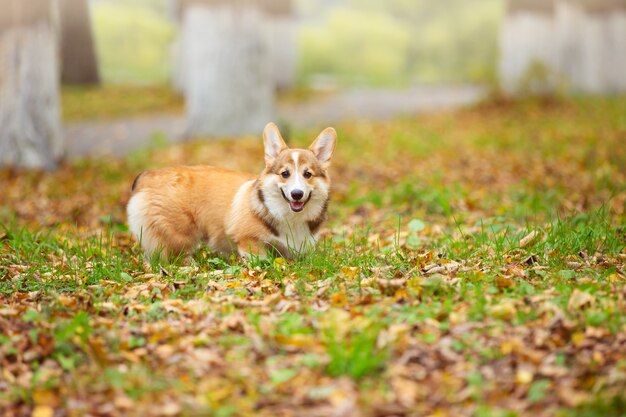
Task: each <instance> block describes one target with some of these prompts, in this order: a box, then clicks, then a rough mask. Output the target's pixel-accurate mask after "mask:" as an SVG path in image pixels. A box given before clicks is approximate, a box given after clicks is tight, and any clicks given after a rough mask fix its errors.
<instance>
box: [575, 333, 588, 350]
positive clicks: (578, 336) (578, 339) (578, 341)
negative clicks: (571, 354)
mask: <svg viewBox="0 0 626 417" xmlns="http://www.w3.org/2000/svg"><path fill="white" fill-rule="evenodd" d="M584 342H585V334H584V333H581V332H576V333H574V334H573V335H572V343H573V344H574V346H576V347H578V346H580V345H582V344H583V343H584Z"/></svg>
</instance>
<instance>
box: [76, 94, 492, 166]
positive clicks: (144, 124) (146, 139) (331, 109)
mask: <svg viewBox="0 0 626 417" xmlns="http://www.w3.org/2000/svg"><path fill="white" fill-rule="evenodd" d="M483 96H484V89H483V88H481V87H476V86H453V87H415V88H412V89H408V90H382V89H381V90H377V89H353V90H348V91H345V92H343V93H341V94H337V95H332V96H325V97H322V98H316V99H313V100H310V101H307V102H304V103H297V104H294V103H284V104H281V105H279V107H278V112H277V113H278V114H277V120H279V121H285V122H288V123H289V124H290V125H291V126H293V127H297V128H308V127H311V128H313V127H319V126H322V125H324V126H327V125H328V124H331V123H336V122H341V121H346V120H360V119H369V120H380V119H388V118H391V117H395V116H400V115H407V114H416V113H424V112H429V111H435V110H440V109H451V108H456V107H461V106H466V105H469V104H472V103H475V102H477V101H478V100H480V99H481V97H483ZM185 132H186V122H185V117H184V115H160V116H149V117H145V118H136V119H122V120H109V121H93V122H78V123H70V124H67V125H66V126H65V129H64V134H65V140H66V147H67V156H68V157H70V158H73V157H80V156H87V155H93V156H97V155H125V154H127V153H128V152H130V151H132V150H134V149H139V148H142V147H145V146H147V145H149V144H150V143H151V142H152V141H154V140H155V139H157V138H158V140H163V141H170V142H178V141H182V140H184V138H185V137H186V134H185Z"/></svg>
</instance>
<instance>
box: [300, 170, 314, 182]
mask: <svg viewBox="0 0 626 417" xmlns="http://www.w3.org/2000/svg"><path fill="white" fill-rule="evenodd" d="M302 175H303V176H304V178H306V179H307V180H308V179H309V178H311V177H312V176H313V174H311V173H310V172H309V171H304V174H302Z"/></svg>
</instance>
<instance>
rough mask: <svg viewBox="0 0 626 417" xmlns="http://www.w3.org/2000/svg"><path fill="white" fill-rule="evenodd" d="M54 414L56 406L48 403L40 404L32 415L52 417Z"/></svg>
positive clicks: (32, 416) (35, 416) (33, 416)
mask: <svg viewBox="0 0 626 417" xmlns="http://www.w3.org/2000/svg"><path fill="white" fill-rule="evenodd" d="M52 416H54V408H52V407H50V406H47V405H38V406H37V407H35V408H34V409H33V413H32V414H31V417H52Z"/></svg>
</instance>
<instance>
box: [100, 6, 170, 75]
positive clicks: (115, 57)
mask: <svg viewBox="0 0 626 417" xmlns="http://www.w3.org/2000/svg"><path fill="white" fill-rule="evenodd" d="M91 11H92V22H93V30H94V34H95V40H96V49H97V51H98V58H99V62H100V71H101V73H102V76H103V79H104V81H105V82H113V83H140V84H161V83H166V82H167V81H168V80H169V79H170V74H171V68H172V63H171V53H170V48H171V47H170V45H171V43H172V41H173V40H174V37H175V34H176V25H175V23H174V20H173V19H171V16H169V12H170V10H169V7H168V2H167V0H96V1H93V2H92V9H91Z"/></svg>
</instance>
